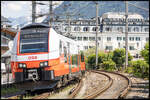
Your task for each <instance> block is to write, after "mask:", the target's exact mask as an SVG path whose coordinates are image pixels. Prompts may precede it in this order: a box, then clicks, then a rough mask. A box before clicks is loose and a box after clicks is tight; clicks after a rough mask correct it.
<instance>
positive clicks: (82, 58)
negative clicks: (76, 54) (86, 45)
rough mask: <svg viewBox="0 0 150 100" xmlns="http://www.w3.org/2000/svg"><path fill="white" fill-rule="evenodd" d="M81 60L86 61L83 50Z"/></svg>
mask: <svg viewBox="0 0 150 100" xmlns="http://www.w3.org/2000/svg"><path fill="white" fill-rule="evenodd" d="M81 62H84V53H83V52H81Z"/></svg>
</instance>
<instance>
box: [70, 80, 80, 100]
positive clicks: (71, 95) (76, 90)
mask: <svg viewBox="0 0 150 100" xmlns="http://www.w3.org/2000/svg"><path fill="white" fill-rule="evenodd" d="M82 86H83V80H82V79H81V80H80V81H79V83H78V85H77V86H76V87H75V88H74V91H73V92H72V93H71V94H70V95H69V99H71V98H74V97H75V96H76V95H77V93H78V92H79V90H80V89H81V87H82Z"/></svg>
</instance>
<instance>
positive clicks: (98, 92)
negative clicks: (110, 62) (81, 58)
mask: <svg viewBox="0 0 150 100" xmlns="http://www.w3.org/2000/svg"><path fill="white" fill-rule="evenodd" d="M92 72H95V73H98V74H102V75H104V76H106V77H108V78H109V83H108V84H107V85H106V86H105V87H103V88H102V89H101V88H100V89H98V90H97V91H95V92H93V93H91V94H90V95H88V96H85V97H84V99H92V98H95V97H96V96H98V95H100V94H101V93H103V92H105V91H106V90H107V89H108V88H110V87H111V85H112V83H113V79H112V78H111V77H110V76H109V75H107V74H104V73H101V72H99V71H94V70H93V71H92Z"/></svg>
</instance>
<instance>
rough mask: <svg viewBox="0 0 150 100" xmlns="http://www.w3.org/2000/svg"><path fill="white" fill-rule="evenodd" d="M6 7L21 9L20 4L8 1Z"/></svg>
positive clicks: (15, 9) (14, 9)
mask: <svg viewBox="0 0 150 100" xmlns="http://www.w3.org/2000/svg"><path fill="white" fill-rule="evenodd" d="M8 9H10V10H13V11H20V10H21V5H18V4H14V3H9V4H8Z"/></svg>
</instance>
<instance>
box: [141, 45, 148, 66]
mask: <svg viewBox="0 0 150 100" xmlns="http://www.w3.org/2000/svg"><path fill="white" fill-rule="evenodd" d="M141 55H142V57H143V58H144V60H145V61H146V62H147V63H148V64H149V42H147V43H146V45H145V48H144V49H143V50H142V51H141Z"/></svg>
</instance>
